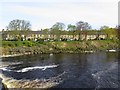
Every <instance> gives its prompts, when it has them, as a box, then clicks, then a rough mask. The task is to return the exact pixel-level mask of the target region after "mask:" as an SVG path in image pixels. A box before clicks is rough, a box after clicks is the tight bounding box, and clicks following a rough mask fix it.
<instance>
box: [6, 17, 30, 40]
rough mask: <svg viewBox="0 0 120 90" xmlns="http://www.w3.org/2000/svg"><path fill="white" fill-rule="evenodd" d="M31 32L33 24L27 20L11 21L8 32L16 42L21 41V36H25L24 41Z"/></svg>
mask: <svg viewBox="0 0 120 90" xmlns="http://www.w3.org/2000/svg"><path fill="white" fill-rule="evenodd" d="M30 30H31V24H30V22H29V21H26V20H19V19H15V20H12V21H10V23H9V24H8V26H7V31H10V32H9V34H11V35H12V36H13V37H14V38H15V39H16V40H18V39H19V40H21V39H22V37H21V35H22V34H24V39H26V36H27V35H28V33H29V31H30Z"/></svg>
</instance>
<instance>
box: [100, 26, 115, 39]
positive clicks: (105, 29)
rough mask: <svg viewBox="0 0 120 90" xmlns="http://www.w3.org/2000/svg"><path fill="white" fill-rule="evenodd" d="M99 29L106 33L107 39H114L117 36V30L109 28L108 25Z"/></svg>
mask: <svg viewBox="0 0 120 90" xmlns="http://www.w3.org/2000/svg"><path fill="white" fill-rule="evenodd" d="M100 30H101V32H103V33H105V34H106V35H107V39H115V38H116V37H117V31H116V29H115V28H110V27H109V26H101V28H100Z"/></svg>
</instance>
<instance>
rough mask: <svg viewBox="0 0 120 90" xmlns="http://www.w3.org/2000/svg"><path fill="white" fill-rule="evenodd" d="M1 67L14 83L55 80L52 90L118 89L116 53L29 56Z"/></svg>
mask: <svg viewBox="0 0 120 90" xmlns="http://www.w3.org/2000/svg"><path fill="white" fill-rule="evenodd" d="M0 63H1V66H0V70H1V74H2V75H4V76H6V77H9V78H11V79H13V80H19V81H24V80H29V81H34V80H38V81H39V80H49V79H54V80H53V81H54V82H56V83H57V84H55V85H54V87H53V88H94V89H96V88H118V53H117V52H95V53H82V54H38V55H26V56H17V57H6V58H2V60H1V61H0ZM2 78H3V77H2ZM33 83H34V82H33Z"/></svg>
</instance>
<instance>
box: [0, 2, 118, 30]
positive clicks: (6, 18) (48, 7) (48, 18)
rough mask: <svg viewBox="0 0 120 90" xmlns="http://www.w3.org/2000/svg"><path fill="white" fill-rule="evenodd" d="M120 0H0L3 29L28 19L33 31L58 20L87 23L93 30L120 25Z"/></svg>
mask: <svg viewBox="0 0 120 90" xmlns="http://www.w3.org/2000/svg"><path fill="white" fill-rule="evenodd" d="M118 1H119V0H1V1H0V30H1V29H6V26H7V25H8V24H9V22H10V21H12V20H14V19H20V20H27V21H30V23H31V24H32V30H41V29H45V28H50V27H52V25H54V24H55V23H56V22H62V23H64V24H65V25H66V27H67V25H68V24H72V25H75V24H76V23H77V22H78V21H84V22H88V23H89V24H90V25H91V26H92V28H93V29H99V28H100V27H101V26H104V25H106V26H110V27H115V26H116V25H118Z"/></svg>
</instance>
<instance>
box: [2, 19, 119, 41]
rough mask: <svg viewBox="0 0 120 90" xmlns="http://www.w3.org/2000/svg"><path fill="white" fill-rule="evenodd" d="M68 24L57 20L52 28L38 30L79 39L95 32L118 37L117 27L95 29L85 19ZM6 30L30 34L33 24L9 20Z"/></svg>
mask: <svg viewBox="0 0 120 90" xmlns="http://www.w3.org/2000/svg"><path fill="white" fill-rule="evenodd" d="M65 27H66V25H65V24H64V23H62V22H56V23H55V24H54V25H53V26H52V27H51V28H46V29H41V30H38V31H41V32H42V33H44V34H47V35H49V34H52V35H56V36H57V37H59V36H60V35H61V34H66V35H73V37H74V35H79V40H80V37H81V35H84V36H85V37H86V36H87V35H88V34H94V35H99V34H105V35H107V39H110V38H111V35H112V37H113V38H115V39H116V37H117V32H118V31H117V29H116V27H115V28H110V27H109V26H101V27H100V29H99V30H93V29H92V26H91V25H90V24H89V23H88V22H84V21H79V22H77V23H76V24H75V25H72V24H69V25H67V27H66V30H65ZM2 31H3V32H4V31H8V32H9V31H13V32H12V33H10V34H12V35H20V34H21V33H22V34H24V35H28V34H29V33H30V32H29V31H32V30H31V24H30V22H29V21H26V20H19V19H16V20H12V21H10V22H9V24H8V26H7V28H6V30H4V29H3V30H2Z"/></svg>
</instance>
